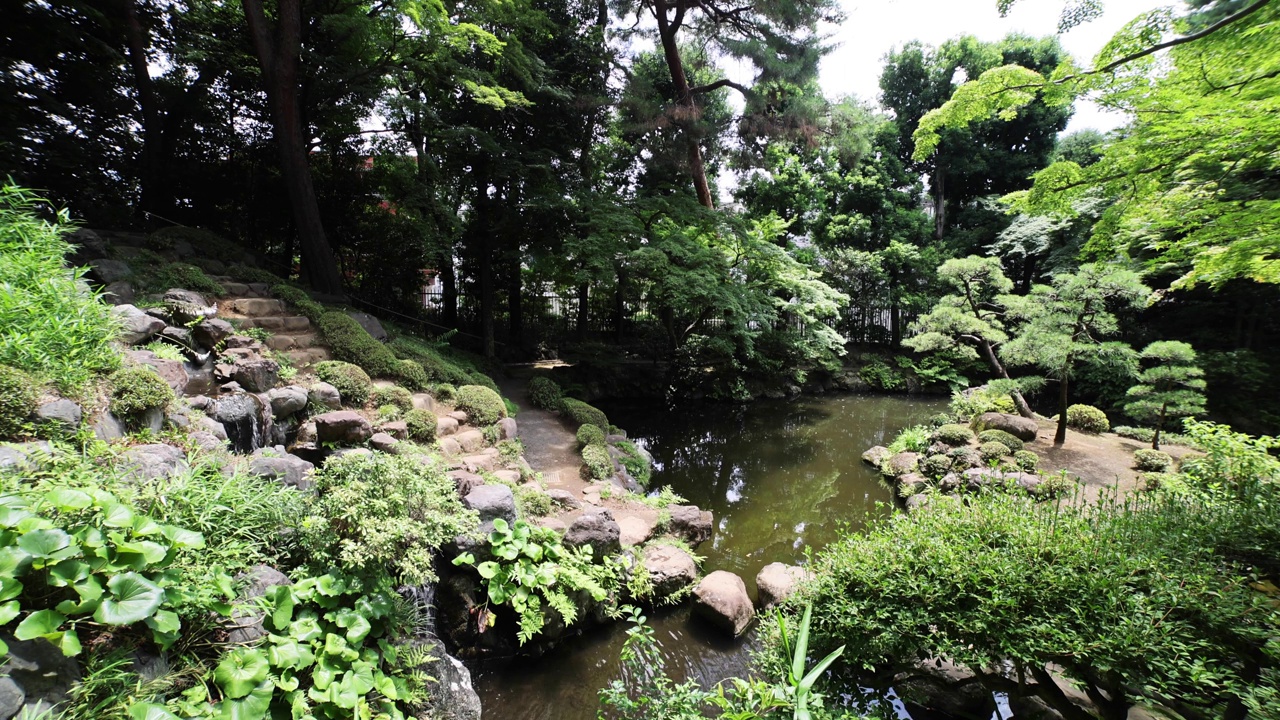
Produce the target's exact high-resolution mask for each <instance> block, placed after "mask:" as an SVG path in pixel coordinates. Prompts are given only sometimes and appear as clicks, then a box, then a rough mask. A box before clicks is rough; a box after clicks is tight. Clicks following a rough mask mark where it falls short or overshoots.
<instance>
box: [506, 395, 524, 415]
mask: <svg viewBox="0 0 1280 720" xmlns="http://www.w3.org/2000/svg"><path fill="white" fill-rule="evenodd" d="M502 405H503V407H505V408H506V409H507V417H515V416H516V415H517V414H519V412H520V406H519V405H516V404H515V403H513V402H511V400H510V399H508V398H502Z"/></svg>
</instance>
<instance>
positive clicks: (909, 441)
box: [889, 425, 930, 455]
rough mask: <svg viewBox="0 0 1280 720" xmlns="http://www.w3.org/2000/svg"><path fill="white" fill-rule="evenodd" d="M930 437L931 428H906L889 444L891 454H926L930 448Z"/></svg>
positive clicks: (919, 426)
mask: <svg viewBox="0 0 1280 720" xmlns="http://www.w3.org/2000/svg"><path fill="white" fill-rule="evenodd" d="M929 436H930V432H929V428H927V427H925V426H924V425H913V426H912V427H909V428H905V429H904V430H903V431H902V432H900V433H898V436H897V437H895V438H894V439H893V442H891V443H889V452H891V453H894V454H895V455H896V454H898V453H900V452H916V453H918V452H924V451H925V450H927V449H928V448H929Z"/></svg>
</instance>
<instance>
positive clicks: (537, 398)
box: [529, 375, 564, 410]
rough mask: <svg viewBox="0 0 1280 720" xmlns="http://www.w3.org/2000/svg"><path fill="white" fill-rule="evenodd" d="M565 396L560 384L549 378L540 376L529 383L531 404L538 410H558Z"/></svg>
mask: <svg viewBox="0 0 1280 720" xmlns="http://www.w3.org/2000/svg"><path fill="white" fill-rule="evenodd" d="M563 395H564V392H563V391H562V390H561V389H560V384H559V383H557V382H556V381H555V380H552V379H551V378H549V377H543V376H541V375H539V376H537V377H535V378H533V379H532V380H530V381H529V402H531V403H533V406H534V407H536V408H540V409H542V410H556V409H558V408H559V407H560V400H561V398H562V397H563Z"/></svg>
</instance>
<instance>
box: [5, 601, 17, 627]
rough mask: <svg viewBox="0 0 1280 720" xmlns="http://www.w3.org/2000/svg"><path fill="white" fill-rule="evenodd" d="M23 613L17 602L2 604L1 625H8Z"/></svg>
mask: <svg viewBox="0 0 1280 720" xmlns="http://www.w3.org/2000/svg"><path fill="white" fill-rule="evenodd" d="M21 612H22V606H21V605H20V604H18V601H17V600H10V601H9V602H7V603H4V604H0V625H8V624H9V623H10V622H12V621H13V619H14V618H16V617H18V615H19V614H20V613H21Z"/></svg>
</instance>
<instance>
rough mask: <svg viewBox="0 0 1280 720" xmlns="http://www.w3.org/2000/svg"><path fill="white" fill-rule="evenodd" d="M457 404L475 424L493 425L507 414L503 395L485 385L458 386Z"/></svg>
mask: <svg viewBox="0 0 1280 720" xmlns="http://www.w3.org/2000/svg"><path fill="white" fill-rule="evenodd" d="M455 405H456V407H457V408H458V409H459V410H461V411H463V412H465V413H466V414H467V418H468V419H470V420H471V422H472V423H473V424H475V425H480V426H484V425H492V424H494V423H496V422H498V421H499V420H501V419H502V418H504V417H506V416H507V406H506V405H505V404H504V403H503V402H502V396H501V395H499V394H498V393H497V391H495V390H493V389H492V388H487V387H485V386H483V385H463V386H462V387H460V388H458V399H457V402H456V403H455Z"/></svg>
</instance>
